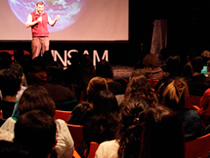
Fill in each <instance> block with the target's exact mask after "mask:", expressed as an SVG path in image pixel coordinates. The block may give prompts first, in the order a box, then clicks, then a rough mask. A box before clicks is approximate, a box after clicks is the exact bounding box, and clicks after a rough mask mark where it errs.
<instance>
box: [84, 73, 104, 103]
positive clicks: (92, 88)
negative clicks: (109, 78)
mask: <svg viewBox="0 0 210 158" xmlns="http://www.w3.org/2000/svg"><path fill="white" fill-rule="evenodd" d="M102 90H108V85H107V82H106V80H105V79H104V78H102V77H93V78H92V79H91V80H90V82H89V83H88V86H87V96H88V102H92V101H93V100H94V98H95V97H96V96H97V95H98V93H99V91H102Z"/></svg>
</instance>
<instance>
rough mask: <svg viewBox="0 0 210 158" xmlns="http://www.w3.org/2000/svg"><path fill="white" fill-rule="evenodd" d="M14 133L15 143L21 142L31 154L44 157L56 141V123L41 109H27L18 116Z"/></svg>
mask: <svg viewBox="0 0 210 158" xmlns="http://www.w3.org/2000/svg"><path fill="white" fill-rule="evenodd" d="M14 135H15V137H14V143H15V144H23V145H25V146H26V147H27V148H28V149H29V151H30V153H31V154H33V155H36V156H37V157H40V158H46V157H47V155H48V154H50V153H51V151H52V149H53V146H54V145H55V143H56V124H55V121H54V119H53V118H52V117H51V116H49V115H48V114H46V113H45V112H43V111H41V110H33V111H29V112H26V113H25V114H23V115H21V116H20V117H19V118H18V120H17V122H16V123H15V129H14Z"/></svg>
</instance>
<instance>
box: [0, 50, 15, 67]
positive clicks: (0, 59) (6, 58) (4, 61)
mask: <svg viewBox="0 0 210 158" xmlns="http://www.w3.org/2000/svg"><path fill="white" fill-rule="evenodd" d="M11 63H12V59H11V55H10V54H9V53H8V52H0V69H5V68H8V67H9V65H10V64H11Z"/></svg>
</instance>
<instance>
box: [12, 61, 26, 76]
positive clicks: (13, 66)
mask: <svg viewBox="0 0 210 158" xmlns="http://www.w3.org/2000/svg"><path fill="white" fill-rule="evenodd" d="M10 68H11V69H13V70H17V71H18V72H19V73H20V74H22V76H23V67H22V66H21V65H20V64H19V63H12V64H10Z"/></svg>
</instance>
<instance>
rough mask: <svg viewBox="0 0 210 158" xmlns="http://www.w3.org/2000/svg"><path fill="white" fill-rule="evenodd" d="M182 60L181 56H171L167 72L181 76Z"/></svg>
mask: <svg viewBox="0 0 210 158" xmlns="http://www.w3.org/2000/svg"><path fill="white" fill-rule="evenodd" d="M181 70H182V69H181V61H180V58H179V56H170V57H169V58H168V59H167V61H166V70H165V71H166V72H168V73H169V74H170V76H171V77H176V76H181V72H182V71H181Z"/></svg>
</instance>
